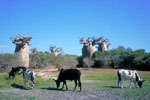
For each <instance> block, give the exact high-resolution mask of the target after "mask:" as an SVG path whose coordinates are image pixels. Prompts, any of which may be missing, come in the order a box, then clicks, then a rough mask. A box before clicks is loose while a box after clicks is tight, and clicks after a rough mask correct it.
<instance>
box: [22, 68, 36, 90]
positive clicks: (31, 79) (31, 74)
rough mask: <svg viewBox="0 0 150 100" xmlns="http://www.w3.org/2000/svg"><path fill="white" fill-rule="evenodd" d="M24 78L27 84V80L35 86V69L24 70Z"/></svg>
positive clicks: (31, 86)
mask: <svg viewBox="0 0 150 100" xmlns="http://www.w3.org/2000/svg"><path fill="white" fill-rule="evenodd" d="M23 78H24V84H26V81H29V85H28V86H29V87H30V88H34V84H35V82H34V80H35V73H34V71H30V70H24V72H23Z"/></svg>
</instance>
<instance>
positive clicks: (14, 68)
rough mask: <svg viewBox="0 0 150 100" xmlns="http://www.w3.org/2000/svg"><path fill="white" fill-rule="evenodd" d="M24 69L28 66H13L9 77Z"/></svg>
mask: <svg viewBox="0 0 150 100" xmlns="http://www.w3.org/2000/svg"><path fill="white" fill-rule="evenodd" d="M24 70H26V68H25V67H23V66H18V67H12V69H11V71H10V72H9V78H10V77H13V78H14V77H15V75H16V74H21V73H23V71H24Z"/></svg>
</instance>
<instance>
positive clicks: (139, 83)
mask: <svg viewBox="0 0 150 100" xmlns="http://www.w3.org/2000/svg"><path fill="white" fill-rule="evenodd" d="M144 81H145V80H139V81H138V86H139V87H140V88H142V85H143V82H144Z"/></svg>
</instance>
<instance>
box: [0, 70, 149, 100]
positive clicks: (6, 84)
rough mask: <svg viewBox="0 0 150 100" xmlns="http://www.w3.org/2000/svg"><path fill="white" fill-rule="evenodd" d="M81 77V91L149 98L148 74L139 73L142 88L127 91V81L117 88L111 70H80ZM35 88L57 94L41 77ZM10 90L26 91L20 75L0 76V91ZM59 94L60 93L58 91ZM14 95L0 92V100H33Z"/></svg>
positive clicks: (140, 99) (135, 99)
mask: <svg viewBox="0 0 150 100" xmlns="http://www.w3.org/2000/svg"><path fill="white" fill-rule="evenodd" d="M81 72H82V73H83V74H82V77H81V81H82V87H83V91H84V92H85V91H86V87H88V88H92V89H95V90H97V91H110V92H112V93H114V94H116V95H118V96H121V97H124V99H130V100H148V98H149V97H150V72H139V74H140V76H141V78H142V79H145V80H146V81H145V82H144V86H143V88H134V85H133V86H132V87H133V88H132V89H129V86H128V84H129V81H128V80H124V81H123V84H124V85H125V88H124V89H120V88H117V75H116V70H111V69H108V70H107V69H96V70H95V69H93V71H92V70H89V71H88V70H85V69H84V70H81ZM35 82H36V84H35V88H34V89H33V90H44V91H45V90H46V91H48V90H50V89H51V90H52V89H53V90H54V91H49V92H51V93H52V92H53V93H57V92H58V91H56V90H55V87H56V84H55V82H54V81H52V80H45V79H43V78H42V77H39V76H36V80H35ZM67 84H68V88H69V89H70V90H73V88H74V82H70V81H67ZM60 87H61V86H60ZM12 88H21V89H25V90H28V89H29V88H28V87H27V85H24V81H23V78H22V75H16V77H15V79H8V73H3V74H0V89H1V90H2V89H12ZM60 92H61V91H60ZM15 95H16V94H11V93H9V96H8V95H7V94H5V93H2V92H0V99H4V100H10V98H12V99H11V100H21V99H22V98H24V99H26V100H35V97H32V96H17V97H16V96H15Z"/></svg>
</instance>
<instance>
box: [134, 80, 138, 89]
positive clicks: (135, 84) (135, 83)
mask: <svg viewBox="0 0 150 100" xmlns="http://www.w3.org/2000/svg"><path fill="white" fill-rule="evenodd" d="M133 82H134V86H135V88H137V82H136V80H134V81H133Z"/></svg>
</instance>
